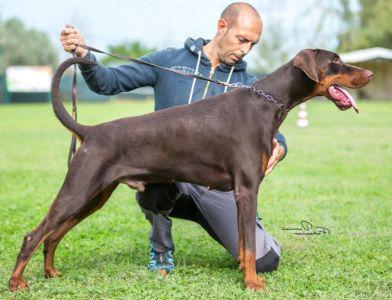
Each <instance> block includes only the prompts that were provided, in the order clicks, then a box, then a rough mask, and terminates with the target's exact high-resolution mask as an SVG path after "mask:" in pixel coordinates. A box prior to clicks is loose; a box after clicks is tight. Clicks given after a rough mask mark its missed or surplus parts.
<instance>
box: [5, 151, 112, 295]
mask: <svg viewBox="0 0 392 300" xmlns="http://www.w3.org/2000/svg"><path fill="white" fill-rule="evenodd" d="M106 174H108V168H107V166H105V164H104V163H103V162H102V159H100V157H96V156H93V155H91V154H90V155H88V156H87V155H85V154H83V153H81V152H80V151H78V153H77V154H76V155H75V157H74V159H73V161H72V163H71V166H70V168H69V170H68V173H67V176H66V178H65V181H64V183H63V186H62V187H61V189H60V192H59V193H58V195H57V197H56V199H55V201H54V202H53V204H52V206H51V208H50V210H49V213H48V214H47V215H46V217H45V218H44V219H43V220H42V222H41V223H40V225H39V226H38V227H37V228H36V229H34V230H33V231H32V232H30V233H28V234H27V235H26V236H25V238H24V241H23V245H22V248H21V250H20V252H19V255H18V257H17V260H16V264H15V267H14V270H13V272H12V274H11V278H10V280H9V283H8V287H9V289H10V290H11V291H16V290H20V289H26V288H28V285H27V283H26V282H25V281H24V280H23V278H22V273H23V271H24V269H25V267H26V265H27V263H28V261H29V260H30V258H31V256H32V255H33V254H34V252H35V251H36V250H37V249H38V247H39V246H40V244H41V243H43V242H45V240H46V239H47V238H48V237H49V236H50V235H52V234H53V233H55V232H56V231H58V230H61V228H63V230H65V229H67V227H69V228H68V230H69V229H71V228H72V227H73V226H75V225H76V224H77V223H74V222H75V221H72V220H73V219H75V218H76V219H83V217H82V216H83V215H88V213H85V212H86V211H89V212H92V211H94V208H95V207H97V206H98V207H99V205H97V203H94V201H92V200H94V199H96V196H97V195H99V194H101V193H102V192H103V191H105V189H106V188H107V187H108V186H110V185H111V184H113V181H114V180H112V181H110V178H107V175H106ZM98 198H99V197H98ZM67 222H68V223H67ZM73 223H74V224H73ZM64 224H65V225H64ZM60 235H61V234H60ZM60 235H59V236H60ZM49 245H50V244H49ZM48 259H49V260H50V257H49V258H48Z"/></svg>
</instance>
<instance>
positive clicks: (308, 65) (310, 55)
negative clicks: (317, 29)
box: [294, 49, 319, 83]
mask: <svg viewBox="0 0 392 300" xmlns="http://www.w3.org/2000/svg"><path fill="white" fill-rule="evenodd" d="M294 67H297V68H300V69H301V70H302V71H304V73H305V74H306V75H307V76H308V77H309V78H310V79H312V80H313V81H316V82H317V83H318V82H319V78H318V71H319V64H318V60H317V50H315V49H304V50H301V51H300V52H299V53H298V54H297V55H296V56H295V57H294Z"/></svg>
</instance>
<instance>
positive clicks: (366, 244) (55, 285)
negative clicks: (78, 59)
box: [0, 101, 392, 299]
mask: <svg viewBox="0 0 392 300" xmlns="http://www.w3.org/2000/svg"><path fill="white" fill-rule="evenodd" d="M152 107H153V105H152V102H132V103H130V102H120V101H119V102H109V103H105V104H80V108H79V113H80V120H81V121H82V122H83V123H86V124H96V123H99V122H102V121H107V120H111V119H115V118H119V117H123V116H128V115H132V114H134V115H135V114H141V113H144V112H148V111H151V110H152ZM308 108H309V119H310V127H309V128H307V129H299V128H297V127H296V126H295V119H296V112H292V113H291V115H290V116H289V117H288V119H287V120H286V122H285V124H284V126H283V128H282V132H283V133H284V134H285V136H286V137H287V140H288V144H289V154H288V156H287V157H286V159H285V160H284V161H283V162H282V163H280V164H279V166H278V167H277V168H276V170H274V172H273V173H272V174H271V175H270V176H269V177H267V178H266V179H265V181H264V183H263V187H262V190H261V195H260V199H259V212H260V213H261V215H262V217H263V220H264V225H265V227H266V229H267V230H268V232H270V233H271V234H272V235H273V236H274V237H275V238H276V239H277V240H278V242H279V243H280V244H281V246H282V259H281V263H280V267H279V269H278V271H277V272H274V273H272V274H267V275H265V277H266V278H267V280H268V289H267V290H266V292H264V293H253V292H250V291H247V290H244V289H243V285H242V274H241V273H240V272H239V271H238V270H237V266H236V263H235V262H234V261H233V259H232V258H231V257H230V256H229V255H228V254H227V253H226V252H225V250H224V249H222V248H221V247H220V246H219V245H218V244H217V243H216V242H214V241H213V240H212V239H211V238H209V237H208V235H207V234H206V233H205V232H204V231H203V230H202V229H201V228H199V226H198V225H196V224H193V223H190V222H185V221H180V220H174V226H173V227H174V228H173V236H174V241H175V243H176V246H177V251H176V253H175V259H176V263H177V268H176V271H175V273H174V274H173V275H171V276H168V277H161V276H159V275H157V274H152V273H149V272H148V271H147V270H146V264H147V263H148V232H149V225H148V223H147V221H146V220H145V219H144V217H143V214H142V213H141V211H140V209H139V207H138V206H137V204H136V202H135V198H134V191H132V190H130V189H129V188H127V187H125V186H120V187H119V188H118V189H117V190H116V191H115V193H114V194H113V196H112V197H111V199H110V200H109V201H108V203H107V204H106V206H105V207H104V208H103V209H102V210H100V211H99V212H97V213H96V214H94V215H93V216H91V217H90V218H88V219H87V220H85V221H84V222H82V223H81V224H80V225H79V226H77V227H76V228H75V229H74V230H72V231H71V232H70V233H69V234H68V235H67V236H66V237H65V238H64V240H63V241H62V242H61V243H60V245H59V248H58V251H57V256H56V258H57V259H56V266H57V267H58V268H59V269H60V270H61V271H62V272H63V276H62V277H60V278H56V279H53V280H46V279H44V277H43V257H42V248H40V249H39V250H38V251H37V253H36V255H34V256H33V258H32V260H31V261H30V263H29V265H28V267H27V268H26V272H25V278H26V279H27V280H28V281H29V283H30V286H31V290H30V291H29V292H23V293H16V294H12V293H10V292H8V291H7V288H6V286H7V281H8V279H9V275H10V273H11V270H12V268H13V265H14V262H15V258H16V255H17V254H18V251H19V249H20V246H21V242H22V238H23V235H24V234H25V233H27V232H29V231H30V230H32V229H33V228H34V227H35V226H36V225H37V224H38V222H40V220H41V219H42V218H43V216H44V215H45V214H46V212H47V210H48V207H49V206H50V204H51V202H52V200H53V198H54V196H55V194H56V193H57V191H58V190H59V188H60V185H61V184H62V180H63V178H64V175H65V173H66V157H67V150H68V146H69V142H70V136H69V133H68V132H67V131H66V130H65V129H64V128H63V127H62V126H61V125H60V123H59V122H58V121H57V120H56V119H55V117H54V115H53V112H52V109H51V107H50V106H49V105H46V104H45V105H44V104H40V105H5V106H0V222H1V223H0V224H1V225H0V226H1V227H0V299H49V298H50V299H52V298H53V299H86V298H91V299H173V298H175V299H259V298H267V299H294V298H302V297H305V298H312V299H313V298H322V299H352V298H357V299H369V298H373V299H387V298H389V299H391V297H392V292H391V291H392V283H391V274H392V267H391V264H392V244H391V243H392V242H391V237H392V230H391V223H392V218H391V210H392V192H391V188H392V144H391V142H392V130H391V128H392V117H391V116H392V103H368V102H364V103H360V108H361V113H360V114H359V115H356V114H355V113H354V111H352V110H351V111H347V112H340V111H338V110H337V109H336V108H335V107H334V105H333V104H331V103H327V102H326V101H323V102H311V103H309V105H308ZM301 220H308V221H310V222H312V223H313V224H314V225H322V226H326V227H328V228H329V229H330V230H331V234H330V235H328V236H308V237H304V236H297V235H294V234H293V233H290V232H287V231H283V230H282V229H281V228H282V227H284V226H295V225H297V224H299V222H300V221H301Z"/></svg>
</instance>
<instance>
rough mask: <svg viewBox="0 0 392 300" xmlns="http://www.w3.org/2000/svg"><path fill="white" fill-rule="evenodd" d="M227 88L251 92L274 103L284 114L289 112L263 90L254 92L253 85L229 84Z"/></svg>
mask: <svg viewBox="0 0 392 300" xmlns="http://www.w3.org/2000/svg"><path fill="white" fill-rule="evenodd" d="M227 86H228V87H231V88H245V89H248V90H251V91H252V92H255V93H256V94H258V95H259V96H261V97H263V98H264V99H266V100H268V101H270V102H272V103H275V104H276V105H277V106H278V107H279V108H280V109H282V110H284V111H285V112H288V111H289V110H288V109H287V108H286V105H284V104H283V103H282V102H280V101H278V100H276V99H275V98H274V97H273V96H272V95H270V94H268V93H266V92H264V91H263V90H256V87H254V86H253V85H245V84H242V83H231V84H227Z"/></svg>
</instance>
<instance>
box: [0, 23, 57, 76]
mask: <svg viewBox="0 0 392 300" xmlns="http://www.w3.org/2000/svg"><path fill="white" fill-rule="evenodd" d="M0 53H1V55H2V57H1V61H2V64H1V66H0V72H1V73H3V72H4V71H5V69H6V68H7V67H8V66H12V65H29V66H31V65H51V66H52V67H55V66H56V65H57V61H58V57H57V53H56V51H55V50H54V47H53V45H52V44H51V42H50V40H49V38H48V36H47V34H46V33H44V32H41V31H38V30H35V29H26V28H25V26H24V25H23V23H22V22H21V21H20V20H18V19H17V18H12V19H8V20H7V21H5V22H1V20H0Z"/></svg>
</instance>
